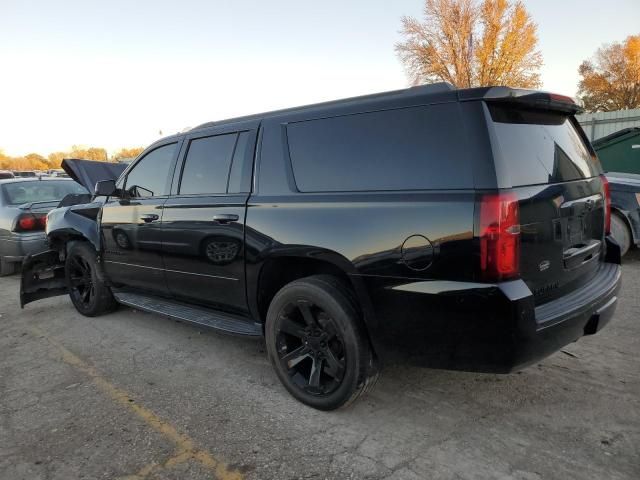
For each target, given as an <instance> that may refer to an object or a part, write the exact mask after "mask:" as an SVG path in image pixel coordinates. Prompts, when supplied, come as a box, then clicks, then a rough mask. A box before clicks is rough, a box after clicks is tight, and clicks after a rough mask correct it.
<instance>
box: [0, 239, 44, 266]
mask: <svg viewBox="0 0 640 480" xmlns="http://www.w3.org/2000/svg"><path fill="white" fill-rule="evenodd" d="M0 242H2V246H1V248H0V251H1V252H2V257H3V259H4V260H5V261H7V262H20V263H21V262H22V260H23V259H24V258H25V257H26V256H28V255H32V254H36V253H40V252H43V251H45V250H47V249H48V248H49V246H48V243H47V236H46V235H45V233H44V232H38V233H25V234H23V233H12V234H11V235H10V236H8V237H5V238H2V239H0Z"/></svg>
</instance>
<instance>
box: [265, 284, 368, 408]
mask: <svg viewBox="0 0 640 480" xmlns="http://www.w3.org/2000/svg"><path fill="white" fill-rule="evenodd" d="M346 288H347V287H346V285H343V284H342V283H341V282H340V281H339V280H338V279H337V278H334V277H332V276H328V275H316V276H312V277H307V278H303V279H301V280H296V281H294V282H292V283H289V284H288V285H286V286H284V287H283V288H282V289H281V290H280V291H279V292H278V293H277V294H276V296H275V297H274V299H273V301H272V302H271V305H270V306H269V311H268V313H267V323H266V329H265V330H266V331H265V337H266V342H267V352H268V354H269V359H270V360H271V363H272V364H273V366H274V368H275V370H276V373H277V375H278V378H279V379H280V381H281V382H282V384H283V385H284V387H285V388H286V389H287V390H288V391H289V393H291V395H293V396H294V397H295V398H296V399H298V400H299V401H301V402H302V403H305V404H307V405H309V406H311V407H314V408H317V409H319V410H334V409H336V408H340V407H342V406H346V405H348V404H350V403H352V402H353V401H354V400H356V399H357V398H358V397H359V396H360V395H361V394H362V393H363V392H365V391H367V390H368V389H369V388H371V387H372V386H373V384H374V383H375V380H376V379H377V366H376V363H375V359H374V356H373V352H372V351H371V348H370V346H369V341H368V339H367V337H366V335H365V332H364V328H363V326H362V323H361V320H360V316H359V314H358V311H357V308H356V306H355V305H354V302H353V300H352V296H351V295H348V294H346V293H345V289H346Z"/></svg>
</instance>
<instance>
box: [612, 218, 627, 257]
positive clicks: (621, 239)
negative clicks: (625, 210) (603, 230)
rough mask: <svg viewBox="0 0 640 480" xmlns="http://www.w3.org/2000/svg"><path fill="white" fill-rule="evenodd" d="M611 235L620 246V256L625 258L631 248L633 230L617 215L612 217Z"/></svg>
mask: <svg viewBox="0 0 640 480" xmlns="http://www.w3.org/2000/svg"><path fill="white" fill-rule="evenodd" d="M611 235H613V238H615V240H616V242H618V245H620V255H621V256H624V255H625V254H626V253H627V252H628V251H629V249H630V248H631V230H629V227H628V226H627V222H625V220H624V219H623V218H622V217H621V216H620V215H618V214H617V213H614V214H612V215H611Z"/></svg>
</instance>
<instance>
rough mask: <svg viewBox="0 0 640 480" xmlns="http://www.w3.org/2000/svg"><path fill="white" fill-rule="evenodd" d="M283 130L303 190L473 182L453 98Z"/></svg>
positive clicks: (444, 186)
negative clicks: (285, 131)
mask: <svg viewBox="0 0 640 480" xmlns="http://www.w3.org/2000/svg"><path fill="white" fill-rule="evenodd" d="M287 136H288V140H289V149H290V154H291V162H292V166H293V172H294V176H295V180H296V184H297V186H298V189H299V190H300V191H303V192H318V191H363V190H420V189H450V188H471V187H472V186H473V177H472V172H471V168H470V164H469V161H468V158H467V155H468V154H469V152H468V151H467V150H468V149H467V148H465V147H466V145H465V137H464V130H463V128H462V124H461V118H460V113H459V110H458V105H457V104H443V105H433V106H428V107H413V108H404V109H399V110H389V111H384V112H373V113H363V114H358V115H348V116H343V117H334V118H328V119H322V120H311V121H306V122H300V123H294V124H291V125H289V126H288V128H287Z"/></svg>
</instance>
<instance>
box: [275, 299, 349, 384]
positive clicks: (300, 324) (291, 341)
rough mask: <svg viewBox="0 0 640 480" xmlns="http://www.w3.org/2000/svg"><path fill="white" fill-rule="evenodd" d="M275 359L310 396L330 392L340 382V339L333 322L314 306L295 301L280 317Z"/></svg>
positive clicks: (342, 354) (342, 360) (342, 361)
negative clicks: (276, 358) (276, 356)
mask: <svg viewBox="0 0 640 480" xmlns="http://www.w3.org/2000/svg"><path fill="white" fill-rule="evenodd" d="M276 335H277V337H276V348H277V352H278V359H279V361H280V363H281V365H282V367H283V368H285V369H287V370H288V372H289V375H290V376H291V379H292V381H293V382H294V383H295V384H296V385H297V386H298V387H300V388H301V389H303V390H304V391H305V392H307V393H309V394H311V395H325V394H329V393H332V392H334V391H335V390H336V389H337V388H338V387H339V386H340V383H341V382H342V379H343V378H344V372H345V366H346V358H345V348H344V339H343V338H342V336H341V335H340V333H339V331H338V329H337V327H336V325H335V322H334V320H333V319H332V318H331V317H330V316H329V315H328V314H327V312H325V311H324V310H322V308H320V307H319V306H317V305H314V304H313V303H311V302H309V301H308V300H301V299H298V300H297V301H295V302H291V303H289V304H287V305H286V306H285V308H284V309H283V310H282V311H281V313H280V318H279V322H278V327H277V333H276Z"/></svg>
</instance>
